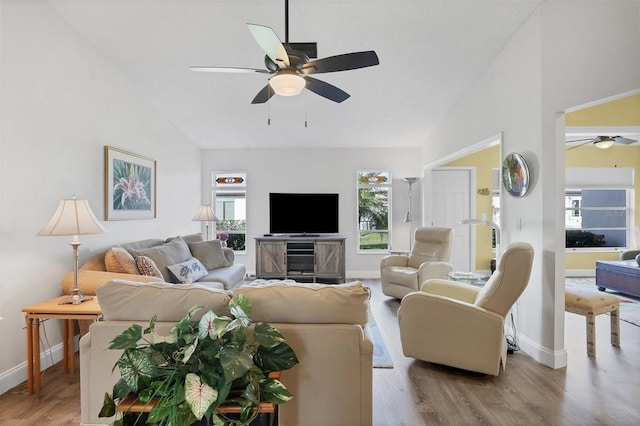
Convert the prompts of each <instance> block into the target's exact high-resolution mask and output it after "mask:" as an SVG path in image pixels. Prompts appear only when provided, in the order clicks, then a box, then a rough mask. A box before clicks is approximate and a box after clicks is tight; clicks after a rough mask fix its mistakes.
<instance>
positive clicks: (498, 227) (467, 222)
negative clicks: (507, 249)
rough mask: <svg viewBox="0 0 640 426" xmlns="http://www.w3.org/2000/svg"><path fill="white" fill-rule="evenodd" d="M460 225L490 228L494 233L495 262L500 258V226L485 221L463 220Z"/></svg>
mask: <svg viewBox="0 0 640 426" xmlns="http://www.w3.org/2000/svg"><path fill="white" fill-rule="evenodd" d="M460 224H461V225H486V226H491V227H492V228H493V229H495V231H496V262H497V261H498V259H499V258H500V225H498V224H497V223H495V222H491V221H490V220H485V219H463V220H461V221H460Z"/></svg>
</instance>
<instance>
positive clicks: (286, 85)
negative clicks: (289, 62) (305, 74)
mask: <svg viewBox="0 0 640 426" xmlns="http://www.w3.org/2000/svg"><path fill="white" fill-rule="evenodd" d="M306 83H307V82H306V80H305V79H304V78H302V77H301V76H299V75H298V74H297V73H296V72H295V71H294V70H281V71H280V72H278V73H277V74H276V75H274V76H273V77H271V79H270V80H269V85H270V86H271V88H272V89H273V91H274V92H275V93H276V95H280V96H297V95H299V94H300V92H302V89H304V87H305V85H306Z"/></svg>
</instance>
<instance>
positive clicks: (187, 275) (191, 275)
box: [167, 257, 207, 284]
mask: <svg viewBox="0 0 640 426" xmlns="http://www.w3.org/2000/svg"><path fill="white" fill-rule="evenodd" d="M167 268H168V269H169V273H170V274H171V278H172V280H171V282H172V283H174V284H191V283H192V282H194V281H196V280H199V279H200V278H202V277H204V276H206V275H207V270H206V269H205V267H204V265H203V264H202V263H201V262H200V261H199V260H198V259H196V258H195V257H192V258H191V259H189V260H185V261H184V262H180V263H176V264H175V265H169V266H167Z"/></svg>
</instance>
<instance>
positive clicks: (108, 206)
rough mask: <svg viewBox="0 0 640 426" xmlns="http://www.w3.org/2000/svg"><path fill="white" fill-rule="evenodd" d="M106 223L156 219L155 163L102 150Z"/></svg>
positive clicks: (121, 153) (119, 151)
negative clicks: (110, 221) (109, 221)
mask: <svg viewBox="0 0 640 426" xmlns="http://www.w3.org/2000/svg"><path fill="white" fill-rule="evenodd" d="M104 183H105V189H104V217H105V220H135V219H154V218H155V217H156V161H155V160H153V159H151V158H148V157H145V156H142V155H138V154H134V153H132V152H128V151H124V150H122V149H118V148H114V147H112V146H105V147H104Z"/></svg>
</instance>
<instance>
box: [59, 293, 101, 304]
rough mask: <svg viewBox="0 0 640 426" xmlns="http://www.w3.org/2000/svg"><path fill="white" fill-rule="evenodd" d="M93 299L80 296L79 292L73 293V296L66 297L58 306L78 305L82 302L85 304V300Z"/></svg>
mask: <svg viewBox="0 0 640 426" xmlns="http://www.w3.org/2000/svg"><path fill="white" fill-rule="evenodd" d="M91 299H93V297H91V296H84V295H82V294H80V292H79V291H78V292H73V294H70V295H69V296H68V297H65V298H64V299H62V300H61V301H59V302H58V305H66V304H69V305H79V304H81V303H82V302H86V301H87V300H91Z"/></svg>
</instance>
